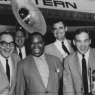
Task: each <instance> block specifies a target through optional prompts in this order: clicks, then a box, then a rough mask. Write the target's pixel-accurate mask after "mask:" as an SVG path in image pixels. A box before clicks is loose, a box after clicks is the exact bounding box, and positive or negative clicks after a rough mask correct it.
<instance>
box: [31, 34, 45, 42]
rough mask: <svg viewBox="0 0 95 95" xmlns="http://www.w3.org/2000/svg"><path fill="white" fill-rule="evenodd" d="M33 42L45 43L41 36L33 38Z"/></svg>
mask: <svg viewBox="0 0 95 95" xmlns="http://www.w3.org/2000/svg"><path fill="white" fill-rule="evenodd" d="M31 40H32V41H33V42H37V41H43V39H42V37H41V36H40V35H36V36H33V38H32V39H31Z"/></svg>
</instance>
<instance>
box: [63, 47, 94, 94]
mask: <svg viewBox="0 0 95 95" xmlns="http://www.w3.org/2000/svg"><path fill="white" fill-rule="evenodd" d="M89 68H93V70H95V49H92V48H90V53H89V59H88V70H89ZM88 74H89V71H88ZM88 77H89V78H90V74H89V75H88ZM63 82H64V83H63V86H64V87H63V88H64V89H63V92H64V95H83V92H84V90H83V81H82V73H81V68H80V64H79V59H78V56H77V52H74V53H73V54H71V55H69V56H67V57H66V58H65V60H64V71H63Z"/></svg>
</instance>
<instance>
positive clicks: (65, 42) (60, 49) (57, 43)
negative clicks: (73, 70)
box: [54, 39, 69, 58]
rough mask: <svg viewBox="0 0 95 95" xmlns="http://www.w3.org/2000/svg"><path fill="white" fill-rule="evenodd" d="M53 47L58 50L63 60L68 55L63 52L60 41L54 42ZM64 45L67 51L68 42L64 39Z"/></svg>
mask: <svg viewBox="0 0 95 95" xmlns="http://www.w3.org/2000/svg"><path fill="white" fill-rule="evenodd" d="M54 45H55V46H56V47H57V48H58V50H59V51H60V53H61V54H62V55H63V58H65V57H66V56H67V55H68V54H67V53H66V52H65V51H64V50H63V48H62V41H60V40H57V39H56V41H55V42H54ZM64 45H65V46H66V48H67V49H68V51H69V46H68V42H67V40H66V39H64Z"/></svg>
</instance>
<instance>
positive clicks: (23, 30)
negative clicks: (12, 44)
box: [14, 29, 26, 37]
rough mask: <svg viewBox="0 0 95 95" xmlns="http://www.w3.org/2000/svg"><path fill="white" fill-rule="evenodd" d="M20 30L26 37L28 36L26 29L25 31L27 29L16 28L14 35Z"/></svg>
mask: <svg viewBox="0 0 95 95" xmlns="http://www.w3.org/2000/svg"><path fill="white" fill-rule="evenodd" d="M18 31H21V32H22V33H23V34H24V37H26V31H25V29H16V31H15V34H14V35H16V33H17V32H18Z"/></svg>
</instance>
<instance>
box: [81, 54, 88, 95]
mask: <svg viewBox="0 0 95 95" xmlns="http://www.w3.org/2000/svg"><path fill="white" fill-rule="evenodd" d="M84 56H85V55H84V54H83V55H82V77H83V85H84V91H85V94H87V93H88V80H87V67H86V60H85V58H84Z"/></svg>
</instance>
